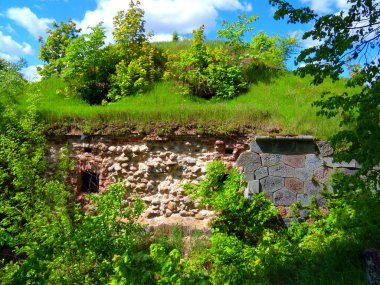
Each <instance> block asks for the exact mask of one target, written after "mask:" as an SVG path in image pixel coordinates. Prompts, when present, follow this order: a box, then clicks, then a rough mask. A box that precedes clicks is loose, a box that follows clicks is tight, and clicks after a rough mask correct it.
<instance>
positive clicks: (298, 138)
mask: <svg viewBox="0 0 380 285" xmlns="http://www.w3.org/2000/svg"><path fill="white" fill-rule="evenodd" d="M273 140H292V141H314V137H313V136H309V135H275V136H273V135H268V136H255V141H273Z"/></svg>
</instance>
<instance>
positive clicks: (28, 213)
mask: <svg viewBox="0 0 380 285" xmlns="http://www.w3.org/2000/svg"><path fill="white" fill-rule="evenodd" d="M271 2H272V3H274V4H276V5H278V7H279V8H280V10H279V11H278V12H277V16H279V17H281V16H284V15H285V14H289V15H290V17H291V18H290V19H291V21H301V22H304V21H308V20H311V19H313V20H316V25H317V26H316V28H317V29H315V30H314V31H311V32H309V33H307V34H306V35H310V36H313V37H316V38H320V39H322V38H323V39H325V38H324V37H325V36H326V34H325V31H326V30H325V28H327V29H328V31H334V33H333V32H329V33H328V34H327V35H328V37H329V38H328V39H327V40H326V39H325V40H326V44H322V45H321V46H320V47H318V48H312V49H311V50H306V51H304V52H303V53H301V57H300V58H299V60H300V61H302V60H303V61H305V62H306V64H307V65H306V66H305V67H303V68H301V73H302V75H305V74H306V73H310V74H311V75H312V76H315V77H314V81H315V82H316V83H321V82H322V81H325V80H326V78H327V77H328V76H332V78H333V79H337V75H338V74H339V73H340V72H341V71H342V66H343V64H344V63H346V62H345V61H344V60H342V57H341V55H342V54H344V52H346V51H349V52H351V49H352V48H353V51H354V52H355V51H356V52H359V53H360V52H362V51H363V50H362V49H361V47H362V45H363V44H364V46H365V45H366V44H371V42H372V44H373V46H374V47H375V48H376V47H378V31H379V28H378V26H377V24H376V23H377V22H378V21H377V20H378V18H379V12H378V11H379V9H376V8H378V5H380V4H379V3H377V2H374V1H359V2H358V3H356V2H355V1H351V0H350V1H349V2H350V3H352V4H353V5H352V6H351V8H350V10H349V12H348V15H347V16H346V15H344V14H340V15H328V16H326V17H317V15H315V14H314V13H313V12H312V11H310V9H294V8H293V7H292V6H291V5H289V4H288V3H287V2H286V1H274V0H272V1H271ZM130 6H131V9H130V10H129V11H128V12H126V13H125V12H120V13H119V14H118V15H117V17H116V18H115V32H114V35H115V39H116V44H115V45H108V46H104V38H105V36H104V29H103V28H102V26H101V25H98V26H96V27H93V28H92V31H91V32H90V33H88V34H84V35H81V36H79V35H78V34H77V33H78V32H79V30H78V29H77V28H76V27H75V23H73V22H72V21H69V23H67V24H64V23H60V24H59V25H58V24H54V27H55V28H56V29H55V30H54V31H50V32H49V33H48V34H49V37H48V39H47V40H46V41H45V42H42V41H41V44H42V46H41V57H42V59H43V60H45V62H46V63H47V64H46V65H45V67H44V68H42V69H41V70H40V72H41V74H42V75H43V76H44V77H45V80H44V81H42V82H41V83H37V84H31V83H28V82H26V81H25V80H24V79H23V78H22V76H21V74H20V72H19V71H20V68H21V67H22V66H23V62H20V63H19V64H11V63H8V62H6V61H5V60H0V131H1V132H0V146H1V147H0V205H1V207H0V282H1V283H2V284H240V283H241V284H366V282H367V281H366V275H365V270H364V264H363V257H362V253H363V250H364V249H366V248H371V247H380V231H379V225H380V196H379V191H378V185H379V171H378V170H376V168H373V167H374V166H376V165H377V164H378V163H379V162H380V161H379V160H380V159H379V153H380V152H378V151H377V150H378V148H379V144H378V140H377V139H378V131H379V129H378V120H379V116H378V114H379V112H378V106H379V104H378V94H379V92H378V91H379V84H378V70H379V69H378V61H377V62H376V61H372V62H368V63H366V64H365V65H364V67H360V66H353V71H354V74H353V76H352V78H351V79H350V80H348V81H339V82H335V83H334V84H332V83H330V82H329V81H327V82H325V83H324V85H323V84H322V85H321V86H319V87H314V86H311V87H310V86H306V85H305V84H304V81H302V80H301V79H299V78H298V77H296V76H293V75H289V74H286V73H284V74H281V73H280V74H281V76H278V78H276V76H277V75H278V74H277V70H278V69H281V68H283V66H282V64H283V62H284V59H285V58H286V56H287V54H288V53H289V51H290V50H291V46H292V44H294V42H292V41H293V40H292V39H290V42H287V40H284V39H279V38H277V37H274V38H270V37H268V36H267V35H265V34H264V33H259V34H258V35H257V36H255V38H254V40H253V41H252V43H250V44H249V46H247V45H246V43H244V42H242V41H241V33H242V32H244V31H246V30H249V29H247V25H248V24H249V23H250V21H252V20H253V19H254V17H253V18H250V19H246V18H245V17H243V16H242V17H240V18H239V21H238V22H236V23H232V24H228V23H226V24H225V27H226V29H225V30H224V32H221V34H220V35H221V36H222V37H223V38H227V39H228V41H226V42H216V43H213V44H215V45H214V46H213V47H211V46H210V45H208V44H207V43H206V42H205V41H204V35H203V28H202V27H201V28H200V29H199V30H198V31H196V32H195V33H194V38H193V40H192V41H191V42H190V43H186V44H190V47H189V49H188V50H186V51H178V52H176V53H172V54H169V53H168V52H163V51H162V50H161V51H160V50H159V49H158V48H157V47H156V46H153V45H151V44H149V43H148V41H147V37H146V36H145V33H144V32H145V30H144V22H143V11H142V10H141V9H140V8H139V2H138V1H136V2H133V1H132V2H131V4H130ZM346 17H348V18H346ZM361 17H364V18H365V19H367V18H368V19H367V20H368V21H369V24H368V26H366V27H365V28H363V27H360V26H359V27H356V28H355V29H357V30H355V31H356V32H355V34H354V35H353V36H350V37H348V38H347V39H344V38H342V36H341V35H345V34H347V33H346V32H347V31H346V30H344V29H345V28H350V25H348V27H346V26H342V23H343V24H347V23H349V24H354V23H355V22H357V21H361V20H362V18H361ZM331 19H333V20H334V21H332V23H333V24H331V21H330V20H331ZM341 29H343V32H341ZM336 31H339V32H338V33H337V32H336ZM368 32H369V34H367V33H368ZM372 35H375V37H372V38H370V39H371V41H370V42H366V41H364V42H363V38H364V39H368V38H369V37H370V36H372ZM50 36H51V37H50ZM176 38H177V39H176V40H175V44H177V43H178V44H179V43H181V41H177V40H178V35H177V37H176ZM173 39H174V34H173ZM342 41H343V42H342ZM330 43H332V44H333V45H332V46H333V47H334V49H333V50H331V46H330ZM182 44H183V43H182ZM156 45H158V44H156ZM335 48H337V49H335ZM371 48H372V46H371ZM226 49H227V50H229V51H231V52H230V53H228V54H227V55H226V56H224V55H223V52H222V51H225V50H226ZM326 51H329V52H326ZM330 52H332V53H330ZM326 56H327V58H326ZM358 56H359V54H357V53H353V54H352V58H354V59H355V58H358ZM247 58H248V59H249V60H248V61H247V62H248V65H243V64H242V60H244V59H247ZM350 60H351V59H350ZM331 62H332V63H334V64H333V65H331ZM251 64H252V65H251ZM168 67H169V68H168ZM165 68H168V69H166V71H167V74H166V76H168V77H169V78H170V79H171V80H173V79H174V80H173V81H169V82H165V83H160V84H157V85H154V86H155V87H153V85H152V83H153V82H156V81H157V80H159V79H160V78H161V77H162V76H163V74H164V72H165ZM262 68H264V69H262ZM186 69H188V71H189V72H188V73H187V75H186V76H179V75H178V73H177V75H175V74H176V72H179V73H183V71H184V70H186ZM263 70H270V71H269V72H270V75H271V76H272V75H273V74H275V75H276V76H273V77H271V78H270V79H271V80H273V82H275V83H276V90H275V91H273V89H271V87H270V85H267V84H265V82H263V81H265V80H262V79H260V80H257V82H255V78H256V79H257V78H258V77H255V76H253V78H252V77H251V75H252V74H255V72H257V71H259V73H262V71H263ZM274 70H276V72H274V73H272V71H274ZM168 71H170V72H169V73H170V74H169V73H168ZM62 78H63V80H64V81H65V82H63V81H62ZM265 78H267V77H265ZM250 80H252V81H250ZM178 81H179V82H182V84H183V85H184V89H183V90H184V91H185V93H186V94H187V96H183V95H180V94H176V95H173V96H171V97H169V96H168V94H171V93H173V92H171V89H170V88H174V87H176V85H175V84H176V82H178ZM225 82H229V84H228V85H224V83H225ZM250 82H255V83H256V85H251V86H250V91H249V92H248V93H247V94H242V95H239V96H237V95H238V94H240V93H241V91H243V90H244V89H246V88H247V85H246V84H247V83H250ZM345 83H347V85H348V86H349V87H353V86H357V87H356V89H355V88H353V89H351V90H352V93H350V92H348V93H344V94H343V95H339V96H338V95H333V96H329V97H326V98H327V99H324V100H322V101H319V103H317V104H316V106H317V107H320V108H322V109H321V110H322V111H321V113H323V114H325V115H327V116H328V117H335V119H336V120H342V125H344V126H346V129H344V131H343V132H341V133H338V135H337V136H335V138H334V140H333V142H334V143H335V146H336V147H337V150H338V158H339V159H344V160H350V159H351V158H356V159H358V160H359V161H360V162H361V163H362V164H363V168H362V170H361V171H359V172H358V175H356V176H355V175H353V176H351V177H349V178H347V177H345V176H343V175H342V174H339V175H336V176H334V178H333V181H332V182H333V184H332V187H333V189H334V191H333V192H332V193H331V192H326V193H324V195H325V196H326V200H327V204H326V206H324V207H319V206H318V205H317V203H315V202H314V201H313V199H312V201H311V204H310V205H309V209H308V210H309V212H310V215H309V218H308V219H307V220H306V221H305V220H302V219H300V220H298V221H296V222H294V223H293V224H291V225H290V227H285V225H284V224H283V222H282V221H281V219H280V217H279V214H278V210H277V209H276V208H275V207H274V205H273V204H272V203H271V202H270V201H268V200H266V199H265V197H264V195H263V193H261V194H258V195H254V196H252V197H251V199H250V200H249V199H246V198H245V197H243V193H242V192H243V189H244V186H245V185H244V182H242V180H241V177H240V174H239V172H238V170H236V169H228V168H227V167H226V166H225V165H224V164H223V163H222V162H219V161H216V162H213V163H211V164H209V165H208V168H207V174H206V176H205V178H204V179H203V180H202V181H200V183H199V184H198V185H191V184H187V185H185V186H184V188H185V189H186V191H188V193H189V194H191V195H193V197H194V198H195V199H198V201H199V202H200V205H209V206H211V207H212V208H213V209H214V210H215V211H216V212H217V213H218V216H217V218H216V219H215V220H214V222H213V224H212V234H211V236H197V237H194V239H195V240H196V241H198V243H197V245H198V247H196V246H193V247H192V246H190V247H189V246H187V247H186V244H185V242H184V241H183V233H181V231H180V230H178V229H176V230H173V232H172V235H171V236H170V237H165V236H162V235H161V236H160V235H154V234H152V233H150V232H149V231H148V230H147V229H146V228H144V227H143V226H142V225H139V224H138V223H136V220H137V219H138V217H139V215H140V214H141V213H142V211H143V210H144V204H143V202H142V201H141V200H140V199H139V198H137V197H135V199H134V202H133V203H132V204H130V205H125V204H124V196H125V195H126V193H127V191H128V190H127V189H125V188H124V187H123V186H122V185H121V184H115V185H112V186H110V187H109V189H108V191H106V192H105V193H103V194H101V195H99V194H89V195H86V199H87V202H88V203H90V204H91V205H92V206H93V210H92V211H84V210H83V208H82V205H80V204H79V203H77V202H76V201H75V200H74V199H73V197H72V192H71V189H70V188H69V186H68V183H66V179H67V177H66V175H67V170H68V168H70V167H71V164H70V161H68V160H67V158H66V157H65V156H64V155H63V157H62V158H61V163H60V166H59V167H58V169H57V170H56V172H55V173H49V172H48V168H47V161H46V157H45V154H46V140H45V137H44V135H43V129H44V128H43V125H42V124H41V121H40V119H41V118H40V115H43V117H44V118H45V119H46V118H48V119H49V120H50V122H52V121H54V120H65V119H66V117H65V116H70V117H71V118H74V117H75V116H78V117H80V118H82V119H83V118H85V119H86V120H87V124H88V125H87V127H88V128H89V130H90V131H91V127H94V125H92V124H94V123H93V122H94V121H95V120H98V119H99V118H100V122H101V123H103V122H108V123H109V122H112V120H115V122H117V121H118V120H119V122H120V121H127V122H128V123H130V125H136V122H138V121H140V122H141V121H144V122H145V125H149V124H151V123H152V122H153V121H157V122H158V123H164V124H166V127H167V126H168V125H169V123H170V122H173V121H176V122H177V123H184V125H186V124H189V123H190V122H192V121H195V124H196V125H197V131H198V132H200V131H202V126H211V127H215V126H219V127H221V128H222V129H223V130H222V132H224V133H225V132H226V130H227V129H228V125H229V124H231V125H233V126H234V127H239V126H244V125H245V124H250V123H252V121H255V122H257V121H258V119H260V121H261V122H262V123H263V124H274V125H277V124H278V125H280V126H281V127H282V130H284V131H289V132H292V131H295V132H303V133H305V132H306V133H313V129H317V128H318V125H317V124H316V123H315V122H316V121H312V120H308V122H309V125H307V124H305V123H304V122H303V121H305V118H306V117H308V118H309V117H310V113H311V112H312V111H311V110H312V109H308V108H306V107H305V105H306V103H309V102H310V101H313V100H315V98H316V95H317V94H318V93H319V92H321V91H322V92H323V91H330V92H331V91H333V92H334V91H336V92H342V90H343V88H342V86H339V84H345ZM363 85H364V88H363ZM52 86H53V87H52ZM337 86H338V87H337ZM296 89H301V92H304V93H307V94H309V96H310V97H311V98H307V97H305V96H299V95H298V94H297V93H295V91H294V90H296ZM332 89H333V90H332ZM147 90H149V92H146V91H147ZM142 92H145V93H144V94H139V95H135V96H130V95H132V94H136V93H137V94H138V93H142ZM74 93H76V95H77V96H79V98H77V97H75V95H74ZM192 95H197V96H198V97H203V98H194V97H193V96H192ZM41 97H43V98H41ZM209 97H216V98H219V100H206V99H204V98H209ZM26 98H27V99H28V100H26ZM223 98H224V99H226V98H228V99H230V100H229V101H227V102H226V101H221V100H220V99H223ZM83 99H84V100H85V101H87V102H88V103H91V104H98V103H101V102H103V103H104V102H105V104H106V103H107V101H116V100H120V102H118V103H109V104H107V106H90V105H88V104H87V103H85V102H84V101H83ZM268 101H271V102H277V106H276V104H271V106H268V104H267V102H268ZM290 102H293V104H291V103H290ZM52 103H53V105H54V106H61V109H58V108H57V110H55V113H52V111H51V106H52ZM20 105H21V107H20ZM282 105H283V106H285V107H282ZM300 105H302V112H304V113H301V114H300V113H297V114H295V112H296V111H295V110H297V112H301V110H299V109H300V108H299V106H300ZM37 106H38V107H37ZM137 106H140V107H137ZM141 106H143V107H141ZM244 106H245V107H244ZM173 107H174V108H177V109H176V110H175V112H173ZM310 108H311V107H310ZM252 109H253V110H254V111H255V112H253V110H252ZM178 110H179V111H180V112H178ZM213 111H214V112H213ZM210 113H211V114H212V115H211V114H210ZM234 114H235V115H234ZM236 114H237V115H236ZM252 114H253V115H252ZM337 114H341V117H336V115H337ZM212 116H215V117H212ZM258 116H261V117H260V118H258ZM276 116H278V117H279V118H277V117H276ZM194 118H197V120H194ZM263 118H265V119H267V120H268V121H266V120H263ZM291 118H293V119H291ZM213 120H215V122H212V121H213ZM276 120H278V121H276ZM318 120H320V121H319V122H321V123H322V124H324V123H323V122H327V121H323V120H321V119H318ZM210 121H211V124H210ZM220 122H223V124H221V123H220ZM330 122H331V121H329V123H328V124H329V125H331V123H330ZM61 123H62V121H61ZM207 123H209V124H210V125H207ZM67 124H68V125H71V124H72V122H68V123H67ZM286 124H287V125H289V124H290V125H291V126H288V127H285V125H286ZM292 124H294V126H292ZM91 125H92V126H91ZM169 126H170V125H169ZM82 127H83V130H86V129H85V128H86V125H85V124H84V125H83V126H82ZM321 128H322V127H321ZM323 128H326V124H324V125H323ZM336 130H337V128H334V127H332V129H330V130H328V131H326V130H324V132H325V133H324V134H325V135H326V134H328V135H329V134H331V133H333V132H335V131H336ZM314 131H315V130H314ZM317 132H320V131H318V130H317ZM321 132H322V131H321ZM360 175H361V176H360ZM363 175H365V176H363ZM292 210H293V215H294V217H296V216H297V214H298V213H299V211H298V210H299V209H298V206H297V205H294V206H293V207H292Z"/></svg>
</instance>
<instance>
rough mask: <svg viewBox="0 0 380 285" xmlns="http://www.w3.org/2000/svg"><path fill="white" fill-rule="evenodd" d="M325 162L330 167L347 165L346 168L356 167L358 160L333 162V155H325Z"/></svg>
mask: <svg viewBox="0 0 380 285" xmlns="http://www.w3.org/2000/svg"><path fill="white" fill-rule="evenodd" d="M323 160H324V164H325V165H326V166H328V167H337V168H341V167H345V168H356V165H357V162H356V161H355V160H351V161H350V162H345V161H343V162H333V158H332V157H325V158H324V159H323Z"/></svg>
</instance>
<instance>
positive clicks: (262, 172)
mask: <svg viewBox="0 0 380 285" xmlns="http://www.w3.org/2000/svg"><path fill="white" fill-rule="evenodd" d="M268 175H269V174H268V167H260V168H259V169H257V170H256V171H255V179H258V180H260V179H263V178H265V177H267V176H268Z"/></svg>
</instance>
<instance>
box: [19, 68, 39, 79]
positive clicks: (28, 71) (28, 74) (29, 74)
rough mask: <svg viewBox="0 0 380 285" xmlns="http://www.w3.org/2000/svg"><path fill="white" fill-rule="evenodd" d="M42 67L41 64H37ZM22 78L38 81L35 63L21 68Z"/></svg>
mask: <svg viewBox="0 0 380 285" xmlns="http://www.w3.org/2000/svg"><path fill="white" fill-rule="evenodd" d="M38 66H40V67H42V66H41V65H38ZM21 73H22V74H23V75H24V78H25V79H26V80H29V81H40V80H41V76H40V75H39V74H38V73H37V65H32V66H28V67H25V68H23V69H21Z"/></svg>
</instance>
